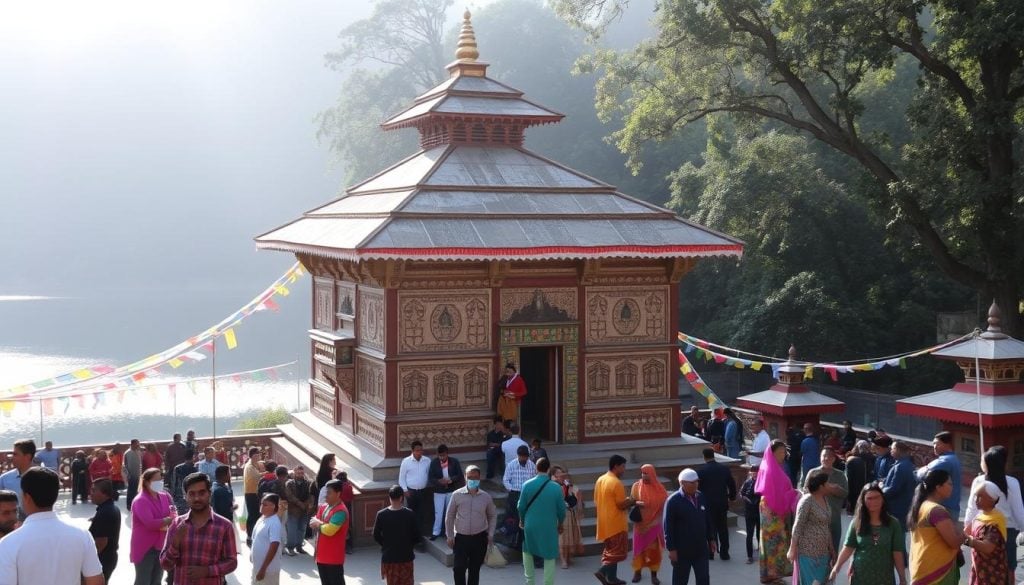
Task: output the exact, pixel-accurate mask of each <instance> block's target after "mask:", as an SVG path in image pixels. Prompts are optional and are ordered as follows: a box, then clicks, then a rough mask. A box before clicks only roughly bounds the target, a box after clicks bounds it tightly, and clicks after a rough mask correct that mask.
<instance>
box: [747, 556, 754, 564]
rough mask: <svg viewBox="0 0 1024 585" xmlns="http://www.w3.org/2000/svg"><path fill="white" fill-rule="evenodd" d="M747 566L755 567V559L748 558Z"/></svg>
mask: <svg viewBox="0 0 1024 585" xmlns="http://www.w3.org/2000/svg"><path fill="white" fill-rule="evenodd" d="M747 564H748V565H753V564H754V557H747Z"/></svg>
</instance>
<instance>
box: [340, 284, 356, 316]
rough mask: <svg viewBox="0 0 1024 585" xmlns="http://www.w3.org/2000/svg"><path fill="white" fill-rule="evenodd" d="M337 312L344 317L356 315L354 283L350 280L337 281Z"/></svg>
mask: <svg viewBox="0 0 1024 585" xmlns="http://www.w3.org/2000/svg"><path fill="white" fill-rule="evenodd" d="M337 286H338V288H337V295H338V314H339V315H344V316H346V317H355V316H356V285H354V284H352V283H351V282H339V283H337Z"/></svg>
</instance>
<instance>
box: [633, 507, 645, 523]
mask: <svg viewBox="0 0 1024 585" xmlns="http://www.w3.org/2000/svg"><path fill="white" fill-rule="evenodd" d="M643 520H644V514H643V512H641V511H640V506H635V505H634V506H633V507H632V508H630V509H629V521H630V522H632V523H634V524H639V523H640V522H643Z"/></svg>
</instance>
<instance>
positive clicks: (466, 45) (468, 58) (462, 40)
mask: <svg viewBox="0 0 1024 585" xmlns="http://www.w3.org/2000/svg"><path fill="white" fill-rule="evenodd" d="M469 17H470V14H469V9H466V11H465V12H464V13H462V30H461V31H459V44H458V46H457V47H456V48H455V59H456V60H457V61H458V62H459V63H473V62H475V61H476V60H477V57H479V56H480V51H478V50H477V47H476V34H474V33H473V24H472V23H471V22H470V21H469Z"/></svg>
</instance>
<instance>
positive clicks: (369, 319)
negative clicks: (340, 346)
mask: <svg viewBox="0 0 1024 585" xmlns="http://www.w3.org/2000/svg"><path fill="white" fill-rule="evenodd" d="M356 330H357V331H358V332H359V345H360V346H361V347H368V348H370V349H375V350H377V351H379V352H383V351H384V291H382V290H380V289H373V288H367V287H359V315H358V316H357V317H356Z"/></svg>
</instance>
